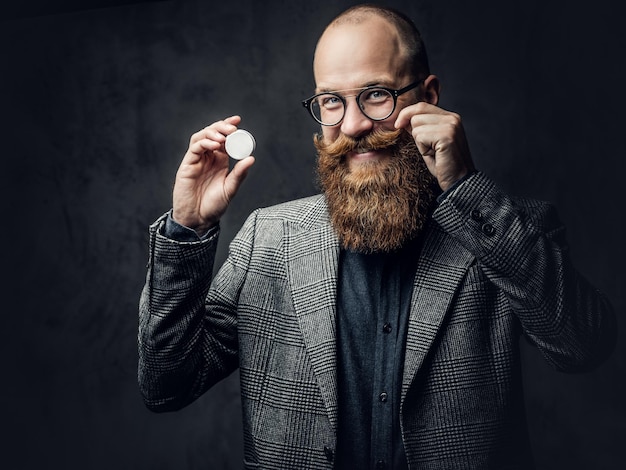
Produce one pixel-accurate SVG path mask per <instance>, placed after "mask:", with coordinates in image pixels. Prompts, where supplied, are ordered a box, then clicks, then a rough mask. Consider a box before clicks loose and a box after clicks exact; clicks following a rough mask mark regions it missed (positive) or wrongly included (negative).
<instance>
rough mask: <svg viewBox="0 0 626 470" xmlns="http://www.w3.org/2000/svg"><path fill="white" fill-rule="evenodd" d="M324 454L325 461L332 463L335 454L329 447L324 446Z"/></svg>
mask: <svg viewBox="0 0 626 470" xmlns="http://www.w3.org/2000/svg"><path fill="white" fill-rule="evenodd" d="M324 453H325V454H326V460H328V461H329V462H332V461H333V459H334V458H335V452H334V451H333V450H332V449H331V448H330V447H327V446H324Z"/></svg>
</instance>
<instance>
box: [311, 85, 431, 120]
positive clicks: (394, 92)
mask: <svg viewBox="0 0 626 470" xmlns="http://www.w3.org/2000/svg"><path fill="white" fill-rule="evenodd" d="M424 80H425V79H423V78H422V79H421V80H418V81H415V82H413V83H411V84H409V85H407V86H405V87H404V88H400V89H399V90H394V89H393V88H387V87H384V86H380V85H370V86H366V87H363V88H356V90H360V91H359V92H358V93H357V94H356V95H345V96H344V95H340V94H339V92H340V91H343V90H337V91H325V92H323V93H317V94H315V95H313V96H311V97H310V98H307V99H306V100H304V101H303V102H302V106H304V107H305V108H306V109H307V111H309V114H310V115H311V116H312V117H313V119H315V120H316V121H317V122H318V123H319V124H321V125H322V126H328V127H332V126H336V125H338V124H339V123H340V122H341V121H343V118H344V117H346V109H347V107H348V100H346V98H349V97H350V96H354V97H355V99H356V103H357V105H358V107H359V110H360V111H361V113H362V114H363V116H365V117H366V118H368V119H370V120H372V121H384V120H385V119H387V118H388V117H389V116H391V115H392V114H393V113H394V111H395V110H396V105H397V103H398V97H399V96H400V95H403V94H404V93H406V92H407V91H410V90H412V89H413V88H417V87H418V86H419V85H421V84H422V82H423V81H424ZM350 90H352V88H351V89H350ZM371 90H385V91H386V92H387V93H389V94H390V95H391V97H392V98H393V107H392V108H391V111H390V112H389V114H387V115H386V116H385V117H381V118H373V117H370V116H368V115H367V114H365V111H363V108H362V107H361V105H360V104H359V99H360V98H361V95H362V94H363V93H365V92H368V91H371ZM346 91H347V90H346ZM323 95H332V96H336V97H337V98H338V99H339V100H340V101H341V102H342V103H343V114H342V115H341V118H339V120H337V122H335V123H334V124H326V123H324V122H322V121H320V120H319V119H318V118H317V117H316V116H315V114H314V113H313V108H312V107H311V103H313V100H315V99H316V98H317V97H319V96H323Z"/></svg>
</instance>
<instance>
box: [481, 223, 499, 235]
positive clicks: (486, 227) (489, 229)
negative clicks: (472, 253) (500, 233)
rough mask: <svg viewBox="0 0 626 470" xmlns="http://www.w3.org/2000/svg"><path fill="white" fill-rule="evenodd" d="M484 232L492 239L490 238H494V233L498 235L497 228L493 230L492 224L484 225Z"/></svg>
mask: <svg viewBox="0 0 626 470" xmlns="http://www.w3.org/2000/svg"><path fill="white" fill-rule="evenodd" d="M482 230H483V233H484V234H485V235H487V236H488V237H490V236H492V235H493V234H494V233H496V229H495V228H493V225H491V224H483V226H482Z"/></svg>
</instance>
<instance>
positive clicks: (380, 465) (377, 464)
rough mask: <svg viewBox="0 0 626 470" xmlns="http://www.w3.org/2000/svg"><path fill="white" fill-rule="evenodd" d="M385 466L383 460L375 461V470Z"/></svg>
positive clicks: (381, 469) (380, 469)
mask: <svg viewBox="0 0 626 470" xmlns="http://www.w3.org/2000/svg"><path fill="white" fill-rule="evenodd" d="M385 468H387V464H386V463H385V461H384V460H379V461H378V462H376V469H377V470H383V469H385Z"/></svg>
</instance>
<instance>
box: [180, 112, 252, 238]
mask: <svg viewBox="0 0 626 470" xmlns="http://www.w3.org/2000/svg"><path fill="white" fill-rule="evenodd" d="M240 122H241V117H239V116H231V117H229V118H226V119H224V120H223V121H218V122H215V123H213V124H211V125H210V126H208V127H205V128H204V129H202V130H201V131H199V132H196V133H195V134H194V135H192V136H191V140H190V141H189V149H187V153H186V154H185V156H184V157H183V161H182V162H181V164H180V166H179V168H178V172H177V173H176V181H175V183H174V193H173V199H174V201H173V212H172V217H173V219H174V220H175V221H176V222H178V223H179V224H181V225H184V226H186V227H189V228H191V229H194V230H195V231H196V232H197V233H198V234H200V235H202V234H204V233H206V231H207V230H209V229H210V228H211V227H213V226H215V225H216V224H217V223H218V222H219V220H220V218H221V217H222V215H223V214H224V212H226V208H227V207H228V204H229V203H230V201H231V200H232V198H233V197H234V196H235V193H236V192H237V190H238V189H239V186H240V185H241V183H242V181H243V180H244V179H245V177H246V175H247V174H248V170H249V168H250V167H251V166H252V164H253V163H254V157H247V158H244V159H243V160H240V161H238V162H237V163H236V164H235V166H234V167H233V169H232V170H231V171H230V172H229V167H228V164H229V157H228V154H227V153H226V150H225V149H224V142H226V136H227V135H229V134H232V133H233V132H235V131H236V130H237V127H236V126H237V125H238V124H239V123H240Z"/></svg>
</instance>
